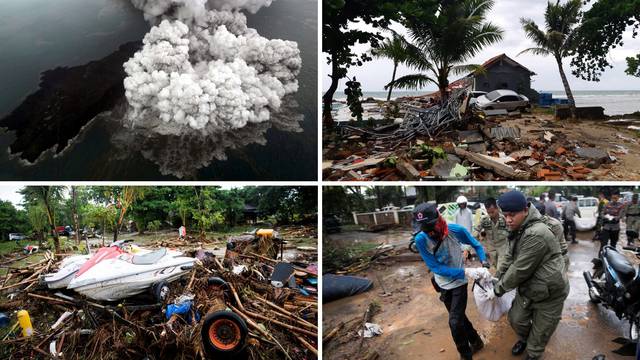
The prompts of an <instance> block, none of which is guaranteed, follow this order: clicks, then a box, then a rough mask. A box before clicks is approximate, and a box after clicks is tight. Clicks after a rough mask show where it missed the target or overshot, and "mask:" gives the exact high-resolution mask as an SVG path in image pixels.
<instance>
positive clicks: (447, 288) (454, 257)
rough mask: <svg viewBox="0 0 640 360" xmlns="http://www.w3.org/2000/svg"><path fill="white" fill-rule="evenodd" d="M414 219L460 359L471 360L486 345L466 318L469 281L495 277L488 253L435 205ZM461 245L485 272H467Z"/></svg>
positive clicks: (416, 211) (425, 206)
mask: <svg viewBox="0 0 640 360" xmlns="http://www.w3.org/2000/svg"><path fill="white" fill-rule="evenodd" d="M413 219H414V221H415V222H416V223H417V225H419V226H420V230H421V231H420V232H419V233H418V234H417V235H416V236H415V241H416V247H417V248H418V251H419V252H420V256H422V259H423V260H424V262H425V263H426V264H427V267H429V269H431V271H432V272H433V273H434V278H433V279H432V282H433V284H434V287H435V288H436V291H438V292H440V300H441V301H442V302H444V305H445V307H446V308H447V311H448V312H449V328H450V329H451V335H452V337H453V341H454V342H455V344H456V348H457V349H458V352H459V353H460V358H461V359H465V360H466V359H471V358H472V355H473V353H475V352H477V351H478V350H480V349H482V347H484V343H483V342H482V339H481V338H480V335H478V332H477V331H476V330H475V329H474V328H473V325H472V324H471V322H470V321H469V319H468V318H467V315H466V314H465V311H466V309H467V277H471V278H480V277H489V276H491V274H490V273H489V271H488V270H487V269H488V268H489V263H488V262H487V259H486V255H485V252H484V249H483V248H482V246H481V245H480V243H479V242H478V240H476V239H474V238H473V236H471V234H470V233H469V231H467V229H466V228H465V227H464V226H462V225H458V224H447V222H446V221H445V220H444V218H443V217H442V216H441V215H440V213H439V212H438V209H437V207H436V205H435V204H426V203H423V204H419V205H418V206H416V208H415V209H414V210H413ZM461 244H467V245H471V246H472V247H473V248H474V250H475V252H476V254H478V257H479V258H480V261H482V265H483V267H482V268H467V269H465V268H464V259H463V258H462V248H461Z"/></svg>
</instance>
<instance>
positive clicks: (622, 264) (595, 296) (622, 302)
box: [583, 245, 640, 342]
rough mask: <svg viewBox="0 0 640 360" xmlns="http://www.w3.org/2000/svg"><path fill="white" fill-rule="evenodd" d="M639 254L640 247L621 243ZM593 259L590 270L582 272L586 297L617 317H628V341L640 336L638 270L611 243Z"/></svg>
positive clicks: (639, 274) (639, 279)
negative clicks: (586, 291) (586, 290)
mask: <svg viewBox="0 0 640 360" xmlns="http://www.w3.org/2000/svg"><path fill="white" fill-rule="evenodd" d="M623 249H625V250H631V251H635V252H636V254H640V248H637V247H629V246H626V247H623ZM591 262H592V263H593V274H592V273H591V272H589V271H585V272H583V276H584V279H585V281H586V282H587V287H588V288H589V298H590V300H591V302H593V303H594V304H599V303H601V304H602V305H603V306H604V307H605V308H607V309H611V310H613V311H614V312H615V314H616V316H617V317H618V318H619V319H627V320H629V333H630V339H631V341H634V342H636V341H638V339H639V338H640V272H639V271H636V269H635V268H634V266H633V265H632V264H631V262H629V260H628V259H627V258H626V257H625V255H624V254H621V253H620V252H618V251H617V250H616V249H615V248H613V247H612V246H609V245H607V246H605V247H604V248H603V249H602V251H601V252H600V254H599V256H598V258H595V259H593V260H592V261H591Z"/></svg>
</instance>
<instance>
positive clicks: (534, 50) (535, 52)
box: [516, 47, 553, 56]
mask: <svg viewBox="0 0 640 360" xmlns="http://www.w3.org/2000/svg"><path fill="white" fill-rule="evenodd" d="M522 54H533V55H538V56H547V55H553V53H552V52H551V51H550V50H549V49H547V48H542V47H537V48H536V47H532V48H528V49H524V50H522V51H520V52H519V53H518V54H517V55H516V56H520V55H522Z"/></svg>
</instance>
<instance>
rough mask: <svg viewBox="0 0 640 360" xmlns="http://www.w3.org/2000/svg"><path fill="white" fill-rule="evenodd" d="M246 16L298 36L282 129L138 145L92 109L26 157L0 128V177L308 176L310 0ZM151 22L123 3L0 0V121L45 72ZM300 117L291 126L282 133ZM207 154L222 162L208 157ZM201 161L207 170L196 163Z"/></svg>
mask: <svg viewBox="0 0 640 360" xmlns="http://www.w3.org/2000/svg"><path fill="white" fill-rule="evenodd" d="M247 17H248V25H249V26H250V27H253V28H256V29H257V30H258V32H259V33H260V34H261V35H262V36H265V37H267V38H282V39H287V40H292V41H296V42H298V46H299V48H300V50H301V56H302V62H303V66H302V69H301V72H300V75H299V77H298V81H299V90H298V92H297V93H296V94H295V95H294V96H293V99H291V100H290V103H291V104H295V106H293V105H292V106H291V107H292V108H293V110H291V109H290V110H289V112H287V113H284V114H280V115H279V117H280V120H279V121H278V123H280V125H279V126H275V127H271V128H269V129H268V130H267V129H266V128H265V127H260V128H256V129H255V132H252V131H251V130H250V129H246V130H243V131H241V132H238V133H236V134H227V135H231V136H227V135H221V136H219V137H217V138H214V139H208V141H206V142H199V143H194V142H191V141H189V139H181V140H180V141H177V142H172V143H167V142H162V141H145V142H140V141H138V140H140V139H139V138H135V137H131V136H127V135H128V131H127V130H126V129H124V128H123V127H122V126H121V125H120V123H119V122H118V121H115V120H113V119H111V118H110V116H98V117H96V118H95V119H94V120H93V121H91V122H90V123H89V124H88V125H86V127H85V128H84V129H83V130H82V131H81V132H80V133H79V135H78V136H77V137H75V138H74V140H73V141H72V142H71V144H70V145H69V146H67V147H66V148H65V149H64V151H62V152H61V153H59V154H56V155H55V156H54V152H53V151H48V152H45V153H43V155H41V156H40V158H39V159H38V161H36V162H35V163H33V164H27V163H26V162H25V161H23V160H21V159H19V158H18V157H17V156H15V155H10V154H9V146H10V145H11V143H12V142H13V141H14V139H15V138H16V136H15V134H14V133H13V132H11V131H2V132H0V149H1V150H0V180H34V181H37V180H147V181H152V180H177V179H179V178H178V177H176V176H174V175H171V174H175V173H180V174H183V179H185V180H229V181H231V180H238V181H241V180H247V181H251V180H255V181H260V180H315V179H316V177H317V155H316V154H317V98H318V95H317V28H318V27H317V2H316V1H315V0H276V1H274V2H273V4H272V5H271V7H268V8H263V9H262V10H260V11H259V12H258V13H257V14H255V15H248V16H247ZM148 29H149V25H148V24H147V22H146V21H144V19H143V16H142V13H141V12H140V11H138V10H136V9H135V8H133V7H132V6H131V5H130V3H129V1H128V0H57V1H48V0H3V1H1V2H0V44H1V45H2V50H1V51H0V79H1V80H0V118H2V117H4V116H6V115H8V114H9V113H11V112H12V111H13V110H14V109H15V108H16V107H18V106H19V105H20V104H21V103H22V102H23V101H24V99H25V98H26V97H27V96H28V95H29V94H32V93H34V92H36V91H37V90H38V88H39V82H40V76H41V73H43V72H44V71H47V70H51V69H54V68H56V67H73V66H79V65H84V64H86V63H88V62H90V61H95V60H100V59H102V58H104V57H106V56H107V55H109V54H111V53H113V52H114V51H115V50H116V49H118V47H119V46H120V45H122V44H124V43H127V42H130V41H139V40H141V39H142V38H143V37H144V34H145V33H146V32H147V31H148ZM298 122H299V128H301V129H298V132H291V131H288V130H287V128H295V127H297V126H296V124H298ZM37 130H38V129H37V128H36V129H35V131H37ZM48 130H49V131H50V132H51V129H48ZM299 130H301V131H299ZM265 131H266V132H265ZM54 132H55V131H54ZM263 134H264V135H263ZM265 140H266V141H265ZM256 142H258V143H256ZM234 147H235V149H233V148H234ZM213 153H216V154H220V153H224V154H226V155H227V160H216V159H211V154H213ZM198 163H202V164H205V167H203V168H200V169H199V170H194V169H196V168H197V167H198V166H197V165H196V164H198ZM185 168H186V169H187V170H186V171H183V170H184V169H185ZM189 169H191V170H193V171H189ZM163 173H164V175H163Z"/></svg>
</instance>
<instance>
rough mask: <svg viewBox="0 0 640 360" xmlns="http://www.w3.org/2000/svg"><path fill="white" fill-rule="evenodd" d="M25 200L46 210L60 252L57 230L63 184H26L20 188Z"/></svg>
mask: <svg viewBox="0 0 640 360" xmlns="http://www.w3.org/2000/svg"><path fill="white" fill-rule="evenodd" d="M20 194H22V196H23V198H24V202H25V204H27V205H30V206H39V207H41V209H42V210H43V211H44V213H45V215H46V217H47V222H48V225H49V231H50V232H51V235H52V236H53V246H54V247H55V249H56V253H60V238H59V237H58V231H57V230H56V211H55V209H56V208H57V207H58V206H59V205H60V201H61V200H62V186H26V187H25V188H23V189H22V190H20Z"/></svg>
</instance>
